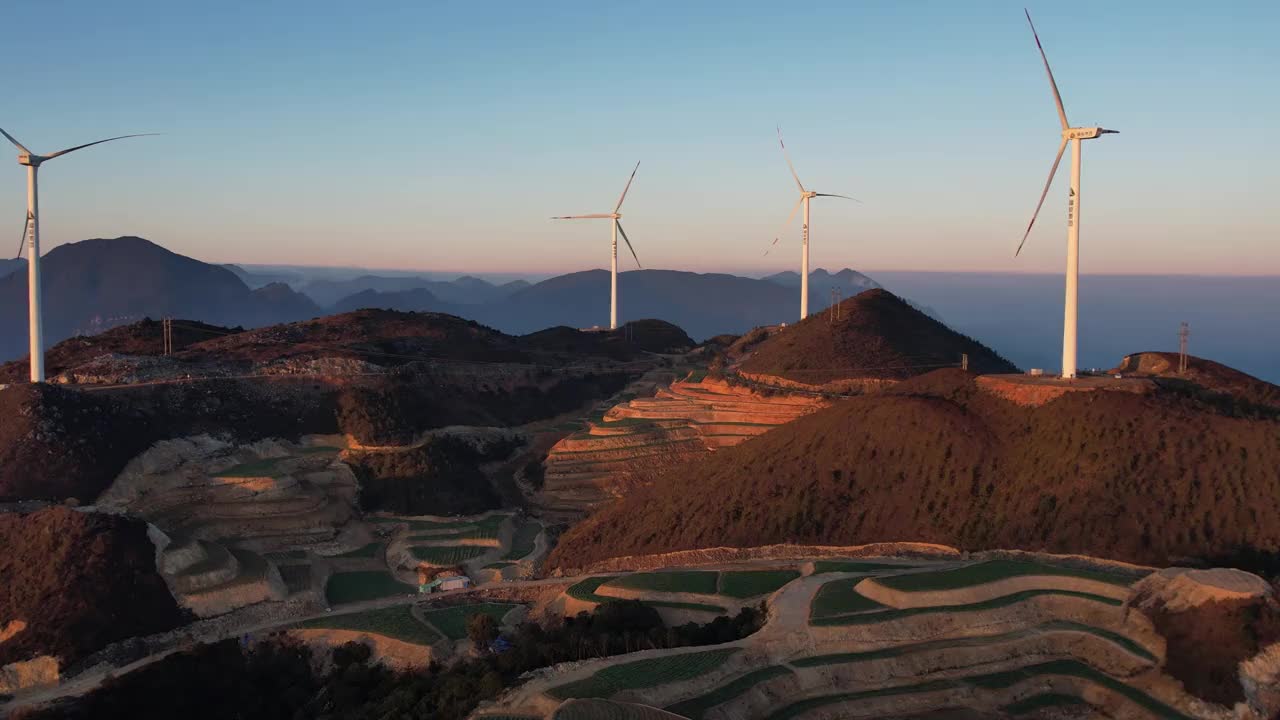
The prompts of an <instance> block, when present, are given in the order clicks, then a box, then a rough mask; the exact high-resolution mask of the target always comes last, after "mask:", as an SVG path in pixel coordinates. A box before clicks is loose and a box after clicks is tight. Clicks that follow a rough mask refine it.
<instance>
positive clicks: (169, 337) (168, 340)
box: [161, 318, 173, 357]
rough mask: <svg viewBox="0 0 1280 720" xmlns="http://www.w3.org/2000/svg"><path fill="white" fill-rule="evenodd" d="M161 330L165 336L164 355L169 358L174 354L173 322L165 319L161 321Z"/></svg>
mask: <svg viewBox="0 0 1280 720" xmlns="http://www.w3.org/2000/svg"><path fill="white" fill-rule="evenodd" d="M161 328H162V334H163V335H164V355H165V357H168V356H170V355H172V354H173V320H172V319H171V318H164V319H163V320H162V321H161Z"/></svg>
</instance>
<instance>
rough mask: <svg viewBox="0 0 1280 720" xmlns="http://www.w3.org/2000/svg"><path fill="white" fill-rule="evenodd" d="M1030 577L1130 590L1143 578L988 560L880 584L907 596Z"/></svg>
mask: <svg viewBox="0 0 1280 720" xmlns="http://www.w3.org/2000/svg"><path fill="white" fill-rule="evenodd" d="M1028 576H1050V577H1052V576H1058V577H1072V578H1079V579H1081V580H1093V581H1096V582H1103V583H1109V584H1112V585H1122V586H1125V587H1128V586H1129V585H1132V584H1133V583H1135V582H1137V581H1138V580H1140V579H1141V578H1142V575H1141V574H1136V573H1119V572H1102V571H1098V570H1089V569H1085V568H1077V567H1070V566H1066V565H1051V564H1048V563H1037V562H1027V561H1023V560H988V561H986V562H981V563H976V564H973V565H966V566H964V567H960V568H955V569H953V570H940V571H938V572H931V573H913V574H909V575H891V576H888V577H884V578H881V579H880V580H879V583H880V584H881V585H885V586H887V587H890V588H893V589H894V590H901V591H904V592H927V591H937V590H955V589H958V588H964V587H972V586H974V585H983V584H986V583H990V582H996V581H997V580H1005V579H1008V578H1013V577H1028Z"/></svg>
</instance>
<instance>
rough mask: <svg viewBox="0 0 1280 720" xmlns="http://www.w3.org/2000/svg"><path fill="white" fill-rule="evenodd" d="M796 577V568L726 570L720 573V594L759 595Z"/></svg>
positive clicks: (798, 574) (797, 574)
mask: <svg viewBox="0 0 1280 720" xmlns="http://www.w3.org/2000/svg"><path fill="white" fill-rule="evenodd" d="M798 577H800V571H798V570H726V571H725V572H722V573H720V594H721V595H727V596H729V597H732V598H753V597H759V596H761V595H768V594H769V593H771V592H773V591H775V590H777V589H778V588H780V587H782V586H783V585H786V584H787V583H789V582H791V581H792V580H795V579H796V578H798Z"/></svg>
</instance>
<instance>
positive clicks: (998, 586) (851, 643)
mask: <svg viewBox="0 0 1280 720" xmlns="http://www.w3.org/2000/svg"><path fill="white" fill-rule="evenodd" d="M801 567H804V568H807V567H812V569H813V574H814V575H820V574H821V573H823V572H829V573H844V574H846V575H845V576H844V577H841V576H834V577H831V578H825V577H813V578H812V579H807V578H804V577H802V574H801V573H800V572H798V571H796V570H791V569H786V568H771V569H763V568H762V569H758V570H757V569H747V568H743V569H726V570H720V571H716V570H659V571H648V572H639V573H632V574H625V575H615V576H602V577H598V578H590V579H587V580H583V581H581V582H579V583H577V584H575V585H573V586H571V587H570V588H569V589H568V590H567V591H566V593H567V594H568V595H569V596H570V597H574V598H577V599H581V600H587V601H596V602H598V601H600V600H603V599H606V598H607V596H606V595H604V594H603V593H605V592H607V591H608V590H610V589H626V590H630V591H633V592H638V593H641V597H642V600H643V601H648V598H645V597H644V596H643V593H655V594H657V593H692V594H698V595H705V596H707V597H715V596H717V595H718V596H721V597H726V598H729V597H734V598H757V597H765V596H771V600H770V602H771V603H774V604H782V605H783V606H784V607H789V608H794V607H796V606H797V604H798V603H801V604H807V605H808V607H809V613H810V615H809V618H807V622H806V621H804V620H803V619H802V620H800V621H797V620H796V619H795V618H794V617H793V616H788V615H775V614H774V613H773V611H772V610H771V612H770V614H769V622H768V624H766V626H765V628H764V629H762V630H760V631H759V633H757V634H756V635H753V636H750V637H748V638H747V639H746V640H745V641H743V642H742V643H734V644H733V645H732V646H722V647H717V648H711V649H704V650H697V651H688V650H673V651H665V652H664V653H663V654H660V655H658V656H656V657H648V658H645V659H643V660H633V661H627V660H625V658H609V659H605V660H597V661H590V662H594V663H598V664H599V667H598V668H596V669H595V670H594V672H591V673H590V674H589V675H587V676H585V677H580V678H578V679H576V680H572V681H569V682H564V681H560V682H558V683H557V682H554V681H553V680H552V679H551V678H548V680H547V681H546V682H544V683H535V684H534V685H535V686H534V687H530V688H529V689H528V690H527V691H526V692H527V693H528V697H529V698H530V700H531V701H532V702H530V703H524V702H523V701H522V700H521V699H520V697H521V696H520V693H516V697H514V698H513V701H512V702H511V703H510V706H511V709H512V710H519V709H522V708H529V707H531V706H538V707H543V708H545V707H547V706H546V705H545V704H544V703H546V702H548V701H562V702H563V701H567V700H569V699H572V698H602V699H611V700H615V701H616V700H625V701H631V702H636V701H641V700H640V699H641V698H643V700H642V701H643V702H646V703H648V704H659V705H660V706H661V707H664V708H665V710H666V711H667V712H670V713H675V714H677V715H680V716H684V717H687V718H693V719H695V720H703V719H704V718H707V719H710V718H714V719H715V720H727V719H728V718H740V717H741V718H770V719H777V720H786V719H789V718H801V717H805V718H817V717H837V716H844V715H846V714H847V715H849V716H857V717H863V716H866V717H878V716H884V715H889V714H893V712H895V711H896V710H897V709H898V708H910V709H911V710H910V712H911V713H917V714H918V713H924V714H926V715H927V714H928V713H930V712H935V711H937V712H942V711H964V712H968V713H971V714H976V715H977V716H981V715H996V714H999V713H1003V714H1005V715H1006V716H1022V715H1033V714H1037V713H1039V712H1041V711H1046V710H1049V709H1053V708H1062V709H1064V710H1070V709H1072V708H1074V709H1075V710H1077V711H1080V710H1084V711H1085V712H1088V713H1092V714H1109V715H1112V716H1118V717H1135V718H1145V717H1160V718H1176V719H1181V718H1187V717H1190V716H1191V715H1192V714H1193V711H1194V708H1196V707H1199V706H1197V705H1195V703H1194V701H1193V700H1191V699H1190V697H1189V696H1188V695H1186V693H1185V691H1184V690H1182V689H1181V688H1182V686H1181V685H1180V684H1178V683H1177V682H1174V681H1172V680H1171V679H1169V678H1167V677H1166V676H1164V675H1163V671H1162V668H1163V667H1164V663H1165V658H1164V653H1165V641H1164V640H1163V639H1162V638H1160V637H1159V636H1158V635H1157V634H1156V633H1155V631H1154V630H1153V629H1152V626H1151V624H1150V621H1149V620H1147V619H1146V618H1145V617H1144V616H1142V615H1141V614H1140V613H1137V612H1133V611H1132V610H1131V609H1130V610H1126V609H1125V608H1124V607H1123V606H1124V600H1123V598H1125V597H1127V596H1128V590H1127V587H1128V585H1130V584H1131V583H1133V582H1134V581H1135V580H1136V579H1137V578H1138V577H1140V576H1141V573H1140V572H1138V571H1136V570H1134V571H1126V570H1124V569H1120V570H1117V571H1111V570H1110V569H1109V568H1108V569H1105V570H1100V569H1097V568H1093V567H1084V566H1078V565H1075V564H1070V563H1056V562H1037V561H1031V560H1025V559H1018V560H1006V559H1001V560H989V561H984V562H975V563H971V564H967V565H960V566H957V565H956V564H955V563H954V562H945V563H936V564H934V563H930V562H927V561H918V562H916V563H915V564H913V565H907V564H905V563H893V562H882V561H880V560H878V559H869V560H865V561H864V560H824V561H819V562H815V563H813V565H812V566H810V565H808V564H806V563H801ZM931 567H936V569H933V570H931V569H930V568H931ZM894 570H902V571H903V572H900V573H895V572H892V571H894ZM860 583H865V584H866V585H863V586H862V587H866V588H879V592H885V591H891V594H890V595H877V598H881V599H885V598H890V599H891V604H890V600H885V601H884V602H881V601H880V600H878V599H876V598H871V597H868V596H867V595H866V594H864V593H863V592H860V591H859V590H858V589H857V588H859V584H860ZM1076 587H1079V588H1091V589H1095V590H1096V592H1090V591H1085V590H1077V589H1072V588H1076ZM774 593H776V594H774ZM893 593H896V594H893ZM954 598H960V599H961V600H963V601H957V602H946V603H937V602H935V601H937V600H938V599H943V600H947V599H954ZM965 599H967V600H965ZM971 615H972V616H974V618H975V620H974V622H972V623H970V622H966V621H965V620H963V619H959V620H957V619H955V618H957V617H958V618H965V617H968V616H971ZM935 618H950V619H947V620H946V621H944V622H939V621H938V620H937V619H935ZM886 623H893V624H892V625H886ZM806 636H807V637H806ZM912 637H918V638H921V639H920V640H916V641H913V640H911V639H910V638H912ZM739 653H741V654H739ZM735 656H736V657H737V658H738V659H737V660H735V661H734V663H728V662H727V661H728V660H729V658H731V657H735ZM725 668H733V670H732V671H731V672H728V673H726V671H725ZM739 668H740V669H739ZM711 673H714V675H711ZM703 676H708V677H707V681H706V682H702V683H699V682H696V681H695V679H696V678H700V677H703ZM536 698H541V700H535V699H536ZM659 700H660V701H661V702H660V703H657V702H655V701H659ZM899 700H900V702H899ZM566 707H568V706H566ZM601 707H602V708H603V706H601ZM1089 708H1092V709H1089ZM601 712H603V710H601ZM619 712H621V710H620V711H619Z"/></svg>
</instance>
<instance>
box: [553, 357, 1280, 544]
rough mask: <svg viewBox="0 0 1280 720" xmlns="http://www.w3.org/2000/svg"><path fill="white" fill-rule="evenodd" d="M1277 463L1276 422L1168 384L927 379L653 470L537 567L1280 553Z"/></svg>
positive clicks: (943, 374)
mask: <svg viewBox="0 0 1280 720" xmlns="http://www.w3.org/2000/svg"><path fill="white" fill-rule="evenodd" d="M1277 466H1280V423H1277V422H1273V421H1268V420H1260V419H1243V418H1236V417H1228V416H1226V415H1223V414H1219V413H1218V412H1215V410H1214V409H1213V408H1210V407H1208V406H1206V405H1204V404H1201V403H1197V402H1195V401H1193V400H1189V399H1187V398H1185V397H1183V396H1180V395H1179V396H1172V395H1168V394H1157V395H1153V396H1138V395H1131V394H1127V393H1116V392H1093V393H1078V394H1073V395H1068V396H1065V397H1062V398H1060V399H1058V400H1055V401H1053V402H1050V403H1048V404H1046V405H1043V406H1040V407H1034V408H1033V407H1023V406H1019V405H1014V404H1013V403H1010V402H1008V401H1005V400H1002V399H1000V398H997V397H994V396H992V395H989V394H987V393H984V392H981V391H979V390H978V389H977V388H976V386H975V384H974V383H973V380H972V378H971V376H968V375H966V374H964V373H961V372H959V371H955V370H950V371H939V372H936V373H932V374H930V375H927V376H924V377H921V378H916V379H914V380H911V381H908V382H906V383H903V384H902V385H900V386H898V388H896V389H895V390H893V391H889V392H886V393H882V394H877V395H871V396H866V397H860V398H854V399H850V400H846V401H844V402H841V403H839V404H837V405H835V406H833V407H831V408H828V409H826V410H822V411H819V412H817V413H814V414H812V415H809V416H807V417H804V418H801V419H799V420H796V421H795V422H793V423H789V424H788V425H785V426H783V427H780V428H777V429H775V430H773V431H771V432H769V433H766V434H765V435H762V436H761V437H758V438H755V439H753V440H749V441H747V442H745V443H743V444H741V445H738V446H736V447H732V448H726V449H723V450H721V451H719V452H717V453H716V454H715V456H714V457H710V458H706V459H702V460H697V461H694V462H692V463H689V464H687V465H684V466H682V467H681V468H680V469H679V472H671V473H667V474H665V475H664V476H662V477H659V478H658V479H657V480H656V481H655V482H654V483H652V484H651V485H649V486H646V487H643V488H639V489H637V490H636V491H634V492H633V493H631V494H630V495H628V496H627V497H625V498H623V499H622V500H621V501H619V502H617V503H614V504H613V505H611V506H609V507H607V508H605V509H603V510H602V511H600V512H598V513H596V514H595V515H594V516H593V517H591V518H589V519H588V520H587V521H585V522H583V523H581V524H579V525H578V526H576V527H574V528H572V529H571V530H570V531H569V532H567V533H565V534H564V536H562V538H561V541H560V543H559V545H558V547H557V548H556V549H555V551H554V553H553V554H552V556H551V563H550V564H551V566H552V567H566V568H572V567H581V566H582V565H584V564H586V563H589V562H592V561H596V560H601V559H604V558H607V557H614V556H622V555H640V554H646V553H654V552H668V551H673V550H684V549H690V548H700V547H711V546H722V545H729V546H739V547H750V546H756V545H764V544H769V543H779V542H799V543H814V544H823V545H833V544H847V545H856V544H861V543H870V542H884V541H895V540H901V541H921V542H936V543H943V544H947V545H952V546H957V547H960V548H962V549H969V550H977V549H984V548H992V547H1000V548H1022V549H1028V550H1044V551H1049V552H1062V553H1084V554H1091V555H1100V556H1106V557H1112V558H1118V559H1123V560H1129V561H1133V562H1139V563H1144V564H1152V565H1161V564H1168V563H1169V562H1171V560H1172V559H1173V558H1178V557H1218V559H1219V561H1220V562H1222V561H1223V559H1222V557H1221V556H1225V555H1228V554H1230V553H1236V552H1239V551H1240V550H1241V549H1244V550H1245V551H1249V550H1253V551H1257V552H1260V553H1263V554H1265V553H1277V552H1280V516H1277V515H1275V514H1274V513H1268V512H1266V511H1265V509H1264V508H1262V507H1261V506H1260V504H1259V503H1258V498H1260V497H1275V496H1277V495H1280V474H1277V473H1276V472H1275V471H1274V468H1275V467H1277ZM1225 561H1226V562H1231V559H1230V558H1227V559H1226V560H1225Z"/></svg>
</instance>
